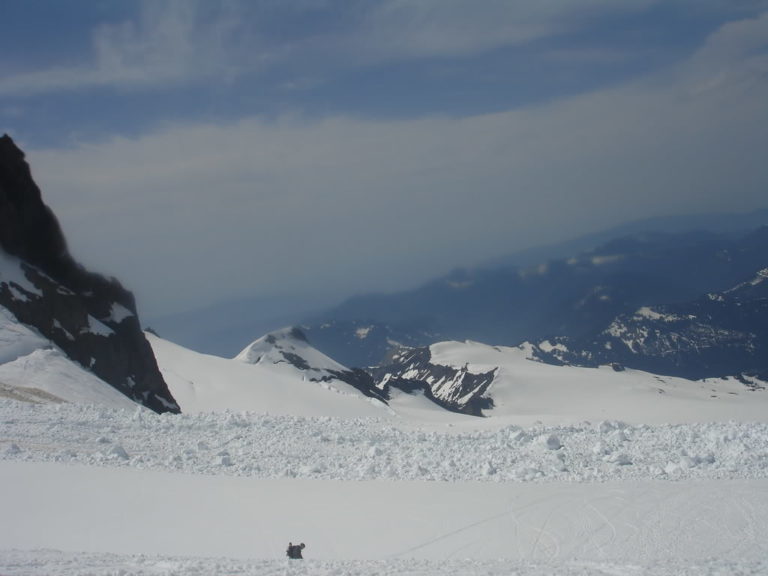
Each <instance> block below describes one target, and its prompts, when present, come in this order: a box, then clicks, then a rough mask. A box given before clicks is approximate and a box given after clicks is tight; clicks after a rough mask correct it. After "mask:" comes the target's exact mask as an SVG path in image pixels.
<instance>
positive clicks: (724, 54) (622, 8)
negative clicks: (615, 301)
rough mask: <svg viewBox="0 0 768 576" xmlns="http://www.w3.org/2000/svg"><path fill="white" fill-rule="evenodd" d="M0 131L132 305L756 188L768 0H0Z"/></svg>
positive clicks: (429, 255) (509, 238) (395, 278)
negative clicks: (130, 293)
mask: <svg viewBox="0 0 768 576" xmlns="http://www.w3.org/2000/svg"><path fill="white" fill-rule="evenodd" d="M0 13H2V15H3V17H2V21H3V33H2V34H0V130H1V131H5V132H8V133H10V134H11V135H12V136H13V137H14V138H15V139H16V140H17V142H18V143H19V144H20V145H21V146H22V147H23V148H24V149H25V150H26V151H27V154H28V159H29V160H30V162H31V164H32V168H33V173H34V175H35V177H36V178H37V180H38V183H39V184H41V187H42V188H43V194H44V197H45V199H46V201H47V202H48V203H49V204H50V205H51V206H52V207H53V208H54V210H55V211H56V213H57V214H58V215H59V218H60V220H61V222H62V225H63V227H64V230H65V233H66V234H67V236H68V238H69V241H70V245H71V248H72V251H73V252H74V254H75V256H76V257H78V258H80V259H81V260H83V261H84V262H85V263H86V264H87V265H89V266H91V267H94V268H96V269H98V270H102V271H104V272H107V273H110V274H115V275H116V276H118V277H119V278H120V279H121V280H122V281H123V282H124V283H125V284H126V285H127V286H129V287H130V288H132V289H134V291H135V292H136V293H137V296H138V298H139V304H140V306H141V307H142V308H143V309H145V310H147V311H148V313H149V315H157V314H160V313H162V312H166V311H167V312H172V311H178V310H183V309H189V308H194V307H196V306H204V305H206V304H208V303H211V302H213V301H215V300H221V299H227V298H236V297H247V296H258V297H268V296H270V295H275V294H290V295H296V297H297V298H302V297H303V295H306V294H308V293H315V294H323V295H325V296H326V297H328V298H330V299H332V298H340V297H343V296H345V295H351V294H354V293H356V292H360V291H369V290H395V289H400V288H405V287H409V286H413V285H416V284H418V283H420V282H422V281H424V280H426V279H428V278H430V277H431V276H434V275H436V274H440V273H443V272H445V271H447V270H449V269H451V268H454V267H456V266H460V265H472V264H474V263H477V262H482V261H485V260H488V259H491V258H494V257H498V256H501V255H503V254H506V253H510V252H514V251H516V250H519V249H523V248H527V247H530V246H533V245H537V244H541V243H547V242H553V241H557V240H562V239H566V238H568V237H572V236H575V235H578V234H582V233H586V232H590V231H594V230H596V229H600V228H605V227H609V226H611V225H615V224H618V223H620V222H622V221H626V220H631V219H637V218H643V217H648V216H659V215H666V214H676V213H686V212H706V211H719V210H726V211H746V210H753V209H756V208H763V207H765V205H766V201H765V199H764V198H765V196H766V195H765V190H766V184H768V168H766V167H765V164H766V162H765V161H764V155H765V150H766V149H768V105H766V104H765V103H766V102H768V1H762V0H698V1H694V0H668V1H655V0H624V1H621V2H617V1H615V0H570V1H567V2H566V1H557V0H546V1H544V0H542V1H537V2H516V1H512V0H509V1H501V0H476V1H458V0H411V1H400V0H382V1H380V2H371V1H362V0H360V1H354V0H349V1H344V2H341V1H333V0H327V1H324V0H316V1H310V0H297V1H293V2H292V1H290V0H284V1H278V0H262V1H260V0H231V1H220V2H217V1H213V0H198V1H195V0H188V1H183V2H182V1H177V2H165V1H162V0H153V1H146V2H138V1H136V2H124V1H111V2H95V1H94V2H86V1H74V2H59V1H55V0H47V1H44V0H24V1H21V0H15V1H14V0H0Z"/></svg>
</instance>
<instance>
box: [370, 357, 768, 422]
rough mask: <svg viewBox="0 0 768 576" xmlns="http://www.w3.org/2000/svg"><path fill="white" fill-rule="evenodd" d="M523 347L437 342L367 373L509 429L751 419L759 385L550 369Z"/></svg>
mask: <svg viewBox="0 0 768 576" xmlns="http://www.w3.org/2000/svg"><path fill="white" fill-rule="evenodd" d="M534 352H535V351H534V348H533V347H532V346H530V345H525V346H520V347H515V348H509V347H499V346H488V345H485V344H481V343H477V342H463V343H462V342H441V343H438V344H433V345H432V346H430V347H428V348H422V349H415V350H410V351H404V352H403V353H401V354H399V355H396V356H395V358H394V361H393V362H392V364H390V365H388V366H385V367H382V368H380V369H378V370H376V371H375V372H374V374H375V375H376V378H377V381H378V382H379V384H380V385H384V384H386V383H390V382H394V381H398V380H406V381H417V382H423V383H425V384H426V385H427V386H428V387H429V389H430V393H431V395H432V396H433V397H434V398H435V400H436V401H437V402H438V403H440V404H442V405H444V406H446V407H449V408H451V409H454V410H457V411H460V412H465V413H470V414H478V413H481V414H482V415H484V416H486V417H489V418H490V419H502V420H507V421H510V422H534V421H542V422H563V421H570V422H578V421H580V420H584V419H586V420H592V421H594V420H599V419H601V418H608V417H615V418H619V419H621V420H626V421H630V422H638V421H641V420H642V421H645V422H680V421H683V422H686V421H696V420H699V419H704V420H709V419H712V420H720V419H726V420H728V419H736V420H751V419H755V420H759V419H762V418H763V417H764V415H765V414H766V413H767V412H766V409H768V392H766V391H765V386H766V383H765V382H763V381H760V380H758V379H752V380H750V382H749V383H748V384H745V383H744V382H743V381H741V380H739V379H737V378H724V379H721V378H713V379H706V380H688V379H685V378H678V377H670V376H659V375H657V374H653V373H649V372H643V371H639V370H629V369H627V370H620V371H617V370H616V369H615V368H614V367H611V366H599V367H578V366H567V365H565V366H562V365H561V366H557V365H552V364H545V363H542V362H540V361H537V359H536V358H535V354H534Z"/></svg>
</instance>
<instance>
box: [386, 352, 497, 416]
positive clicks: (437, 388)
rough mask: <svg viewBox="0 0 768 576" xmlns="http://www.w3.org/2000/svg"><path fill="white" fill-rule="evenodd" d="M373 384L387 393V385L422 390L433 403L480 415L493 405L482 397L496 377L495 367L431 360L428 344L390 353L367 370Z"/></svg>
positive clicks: (453, 409) (455, 410)
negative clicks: (477, 369)
mask: <svg viewBox="0 0 768 576" xmlns="http://www.w3.org/2000/svg"><path fill="white" fill-rule="evenodd" d="M371 374H372V375H373V377H374V379H375V380H376V383H377V386H379V387H380V388H381V389H382V390H383V391H385V392H387V393H389V388H390V387H391V388H398V389H400V390H403V391H405V392H414V391H418V390H420V391H423V393H424V395H425V396H426V397H427V398H429V399H430V400H432V401H433V402H435V403H436V404H438V405H440V406H442V407H443V408H446V409H448V410H452V411H454V412H461V413H463V414H470V415H473V416H482V414H483V412H482V411H483V410H484V409H488V408H492V407H493V400H492V399H491V398H489V397H487V396H485V393H486V391H487V390H488V387H489V386H490V385H491V383H492V382H493V380H494V378H495V377H496V370H495V369H494V370H490V371H488V372H480V373H474V372H470V370H469V369H468V368H467V366H464V367H461V368H455V367H453V366H445V365H442V364H435V363H433V362H432V353H431V352H430V349H429V348H428V347H424V348H403V349H401V350H400V351H399V352H397V353H395V354H393V356H392V359H391V360H390V362H388V363H387V364H386V365H385V366H381V367H379V368H373V369H371Z"/></svg>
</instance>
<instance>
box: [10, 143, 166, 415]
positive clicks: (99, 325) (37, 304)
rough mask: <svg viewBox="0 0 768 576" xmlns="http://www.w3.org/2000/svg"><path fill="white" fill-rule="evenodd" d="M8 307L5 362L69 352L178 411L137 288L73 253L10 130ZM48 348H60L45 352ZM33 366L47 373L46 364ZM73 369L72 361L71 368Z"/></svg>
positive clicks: (102, 375)
mask: <svg viewBox="0 0 768 576" xmlns="http://www.w3.org/2000/svg"><path fill="white" fill-rule="evenodd" d="M0 308H2V316H3V318H4V320H3V323H4V326H5V328H4V332H5V338H7V340H9V341H11V340H12V342H10V343H7V347H6V351H0V357H2V359H3V364H4V365H5V364H7V363H8V362H15V363H16V367H18V366H19V365H20V364H23V363H25V362H27V363H28V364H31V365H34V364H40V362H39V360H40V357H41V355H43V356H45V355H46V354H47V355H48V356H51V355H53V357H55V358H60V359H63V358H68V359H69V360H71V361H72V362H74V363H76V364H78V365H79V366H80V367H82V369H84V370H86V371H87V372H89V373H90V374H92V375H93V377H90V376H87V377H85V378H84V381H88V382H89V383H90V384H89V386H91V384H93V380H94V379H96V378H98V379H100V380H102V381H103V382H105V383H107V384H105V386H106V385H109V386H112V387H113V388H114V389H115V390H117V391H118V392H120V393H122V394H123V395H125V396H127V397H128V398H130V399H132V400H134V401H135V402H138V403H140V404H143V405H144V406H147V407H149V408H151V409H152V410H155V411H158V412H166V411H170V412H178V410H179V408H178V406H177V404H176V402H175V400H174V399H173V397H172V396H171V394H170V392H169V391H168V387H167V386H166V384H165V382H164V381H163V378H162V376H161V374H160V371H159V370H158V368H157V363H156V362H155V358H154V356H153V355H152V350H151V348H150V346H149V344H148V343H147V341H146V339H145V338H144V335H143V333H142V331H141V328H140V324H139V320H138V315H137V312H136V304H135V301H134V298H133V295H132V294H131V293H130V292H128V291H127V290H126V289H125V288H123V287H122V286H121V285H120V283H119V282H118V281H117V280H115V279H114V278H104V277H102V276H99V275H98V274H93V273H91V272H88V271H86V270H85V269H84V268H83V267H82V266H80V265H79V264H78V263H77V262H76V261H75V260H74V258H73V257H72V256H71V255H70V254H69V251H68V250H67V244H66V240H65V238H64V235H63V233H62V231H61V228H60V227H59V224H58V221H57V220H56V217H55V216H54V215H53V213H52V212H51V210H50V209H49V208H48V207H47V206H46V205H45V204H44V203H43V201H42V198H41V194H40V190H39V188H38V187H37V185H36V184H35V182H34V181H33V180H32V176H31V173H30V169H29V166H28V164H27V163H26V162H25V160H24V153H23V152H22V151H21V150H19V149H18V148H17V147H16V145H15V144H14V143H13V141H12V140H11V139H10V138H9V137H8V136H7V135H5V136H2V137H0ZM16 323H21V324H24V325H26V326H28V327H30V328H31V329H32V332H33V334H34V335H35V337H34V338H32V339H30V337H29V335H28V334H24V333H23V331H19V330H17V329H16V328H14V325H15V324H16ZM16 338H18V340H15V339H16ZM33 341H34V345H32V344H31V343H32V342H33ZM30 347H31V348H33V349H30ZM46 348H48V349H50V350H52V352H50V353H45V352H40V350H41V349H46ZM9 351H13V352H9ZM30 355H32V356H31V357H29V358H27V356H30ZM43 363H44V362H43ZM11 368H13V367H6V372H9V371H12V370H11ZM32 370H33V371H34V372H36V373H38V374H39V373H40V369H39V366H38V367H36V368H35V367H33V368H32ZM70 371H71V367H70V366H69V365H67V367H66V368H65V369H64V372H70ZM54 373H56V374H58V373H59V372H57V371H54ZM9 379H10V376H9Z"/></svg>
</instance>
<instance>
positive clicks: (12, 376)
mask: <svg viewBox="0 0 768 576" xmlns="http://www.w3.org/2000/svg"><path fill="white" fill-rule="evenodd" d="M0 396H6V397H20V398H26V399H28V400H34V401H36V402H62V401H64V402H76V403H96V404H99V405H103V406H111V407H115V408H120V407H122V408H133V407H135V406H136V404H135V403H134V402H133V401H132V400H130V399H129V398H127V397H125V396H124V395H122V394H121V393H120V392H118V391H117V390H115V389H114V388H112V387H111V386H110V385H109V384H107V383H106V382H104V381H103V380H101V379H99V378H97V377H96V376H94V375H93V374H92V373H90V372H88V371H87V370H85V369H83V368H82V367H81V366H80V365H78V364H76V363H74V362H72V361H71V360H70V359H69V358H67V357H66V355H65V354H64V353H63V352H62V351H61V350H59V349H58V348H57V347H56V346H55V345H53V344H52V343H51V342H50V341H49V340H47V339H45V338H43V337H42V336H40V335H39V334H38V333H37V332H35V331H34V330H33V329H31V328H29V327H27V326H24V325H23V324H20V323H19V322H17V321H16V319H15V317H14V316H13V315H12V314H11V313H10V312H9V311H8V310H6V309H5V308H3V307H2V306H0Z"/></svg>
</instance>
